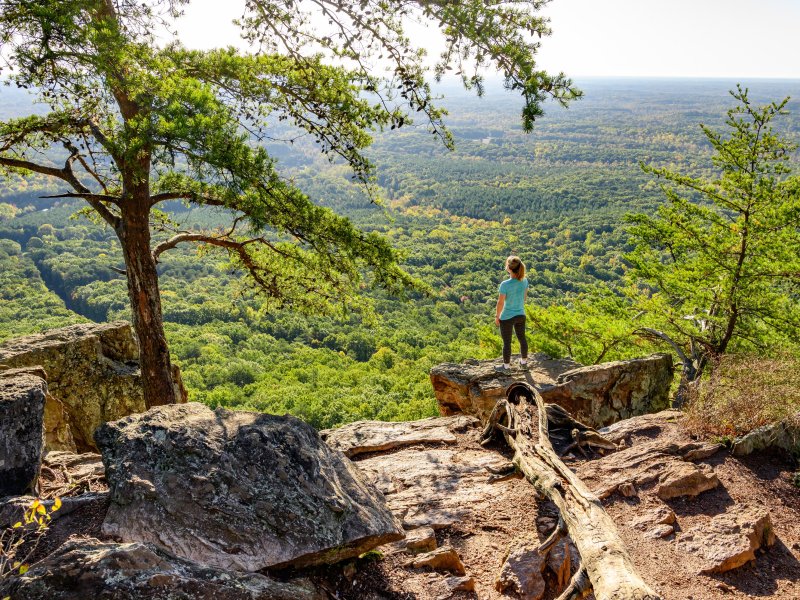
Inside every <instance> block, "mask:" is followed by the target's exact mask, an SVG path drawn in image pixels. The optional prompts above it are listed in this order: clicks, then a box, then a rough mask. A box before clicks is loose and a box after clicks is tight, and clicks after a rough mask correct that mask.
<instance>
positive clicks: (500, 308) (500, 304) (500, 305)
mask: <svg viewBox="0 0 800 600" xmlns="http://www.w3.org/2000/svg"><path fill="white" fill-rule="evenodd" d="M505 305H506V295H505V294H500V295H499V296H498V297H497V308H496V309H495V311H494V324H495V325H497V326H499V325H500V313H501V312H503V307H504V306H505Z"/></svg>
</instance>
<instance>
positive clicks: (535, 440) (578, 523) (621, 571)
mask: <svg viewBox="0 0 800 600" xmlns="http://www.w3.org/2000/svg"><path fill="white" fill-rule="evenodd" d="M520 385H524V384H515V386H520ZM525 387H526V388H527V392H528V393H526V394H517V395H516V399H517V400H518V403H517V404H512V403H510V402H509V401H508V400H500V401H499V402H498V403H497V406H496V407H495V409H494V411H493V412H492V416H491V417H490V418H489V424H488V425H487V432H486V433H485V434H484V437H485V436H486V435H487V433H488V432H489V431H490V430H491V428H495V429H497V430H499V431H501V432H502V433H503V436H504V438H505V440H506V442H507V443H508V445H509V446H510V447H511V448H512V449H513V450H514V458H513V462H514V464H515V465H516V467H517V468H518V469H519V470H520V471H521V472H522V473H523V474H524V476H525V478H526V479H527V480H528V481H529V482H530V483H532V484H533V486H534V487H535V488H536V490H537V491H539V492H540V493H541V494H543V495H544V496H546V497H547V498H548V499H550V500H551V501H552V502H553V503H554V504H555V505H556V506H557V507H558V510H559V512H560V513H561V519H562V520H563V522H564V524H565V525H566V528H567V531H568V532H569V536H570V538H572V541H573V543H574V544H575V547H576V548H577V549H578V553H579V554H580V556H581V562H582V568H583V570H585V572H586V574H587V575H588V578H589V581H590V582H591V586H592V588H593V590H594V595H595V598H597V600H660V599H661V597H660V596H659V595H658V594H656V593H655V592H654V591H653V590H652V589H651V588H650V587H649V586H648V585H647V584H646V583H645V582H644V580H643V579H642V578H641V577H640V576H639V575H638V573H636V569H635V568H634V566H633V562H632V561H631V558H630V555H629V554H628V551H627V550H626V548H625V545H624V543H623V542H622V540H621V539H620V537H619V534H618V533H617V528H616V527H615V525H614V523H613V521H612V520H611V517H609V516H608V513H606V511H605V509H604V508H603V506H602V504H601V503H600V500H599V499H598V498H597V497H596V496H595V495H594V494H592V492H591V491H589V489H588V488H587V487H586V485H585V484H584V483H583V482H582V481H581V480H580V479H579V478H578V477H577V476H576V475H575V474H574V473H573V472H572V471H570V470H569V469H568V468H567V466H566V465H565V464H564V463H563V462H562V461H561V459H560V458H559V457H558V455H557V454H556V452H555V450H554V449H553V446H552V445H551V443H550V438H549V433H548V425H547V415H546V412H545V406H544V401H543V400H542V397H541V396H540V395H539V393H538V392H537V391H536V390H535V389H534V388H533V387H532V386H531V385H527V386H525ZM510 390H511V388H509V391H510ZM526 395H527V396H529V397H530V400H526V399H525V398H524V396H526ZM504 417H506V418H505V421H506V424H503V423H501V422H500V421H502V420H504ZM566 594H567V595H566V597H567V598H578V597H582V595H581V594H580V593H575V594H571V593H569V592H567V593H566Z"/></svg>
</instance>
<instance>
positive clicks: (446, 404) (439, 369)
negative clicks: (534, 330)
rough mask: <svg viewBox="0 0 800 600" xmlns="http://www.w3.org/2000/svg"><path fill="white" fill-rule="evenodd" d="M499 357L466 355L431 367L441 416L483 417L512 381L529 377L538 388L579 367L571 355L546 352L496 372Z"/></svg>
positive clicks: (432, 381)
mask: <svg viewBox="0 0 800 600" xmlns="http://www.w3.org/2000/svg"><path fill="white" fill-rule="evenodd" d="M501 363H502V361H501V360H474V359H469V360H466V361H464V362H463V363H461V364H457V363H444V364H441V365H437V366H435V367H433V368H432V369H431V383H432V384H433V391H434V394H435V395H436V401H437V402H438V403H439V411H440V412H441V413H442V415H444V416H449V415H456V414H462V413H463V414H466V415H472V416H475V417H478V418H479V419H481V421H485V420H486V417H488V416H489V413H491V412H492V409H493V408H494V405H495V404H496V403H497V401H498V400H500V399H501V398H503V397H505V391H506V388H507V387H508V386H509V385H511V384H512V383H514V382H515V381H525V380H526V378H527V377H530V378H531V380H532V382H533V384H534V385H536V386H537V387H538V388H547V387H552V386H553V385H555V383H556V380H557V379H558V376H559V375H561V374H562V373H566V372H568V371H571V370H573V369H575V368H577V367H580V366H581V365H580V363H577V362H575V361H574V360H571V359H552V358H550V357H549V356H547V355H546V354H541V353H537V354H533V355H531V356H529V357H528V368H527V369H521V368H519V366H518V365H516V363H515V364H514V368H513V369H512V370H511V371H510V372H502V371H500V372H498V371H497V370H496V367H499V366H500V365H501Z"/></svg>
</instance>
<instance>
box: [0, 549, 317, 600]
mask: <svg viewBox="0 0 800 600" xmlns="http://www.w3.org/2000/svg"><path fill="white" fill-rule="evenodd" d="M0 596H2V597H6V596H8V597H10V599H11V600H87V599H89V598H114V599H115V600H140V599H141V598H159V599H160V600H209V599H212V598H213V599H214V600H323V599H324V598H325V597H326V596H325V595H323V593H322V592H321V591H320V590H318V589H316V588H315V586H314V585H313V584H312V583H311V582H310V581H308V580H299V581H289V582H281V581H276V580H274V579H271V578H269V577H266V576H264V575H260V574H257V573H235V572H230V571H223V570H220V569H215V568H210V567H204V566H201V565H197V564H193V563H191V562H190V561H187V560H182V559H180V558H176V557H174V556H170V555H169V554H167V553H165V552H163V551H162V550H160V549H158V548H156V547H155V546H152V545H150V544H140V543H130V544H116V543H110V542H101V541H99V540H96V539H93V538H84V539H80V538H79V539H72V540H68V541H67V542H66V543H65V544H64V545H62V546H61V547H59V548H58V549H56V551H55V552H53V553H52V554H51V555H50V556H48V557H47V558H45V559H44V560H42V561H40V562H38V563H36V564H35V565H33V566H32V567H31V568H30V570H29V571H28V572H27V573H25V575H23V576H22V577H17V578H13V579H9V580H6V581H5V583H4V584H2V585H0Z"/></svg>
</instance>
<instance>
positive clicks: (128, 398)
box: [0, 321, 186, 452]
mask: <svg viewBox="0 0 800 600" xmlns="http://www.w3.org/2000/svg"><path fill="white" fill-rule="evenodd" d="M0 365H5V366H8V367H31V366H35V365H40V366H42V367H43V368H44V370H45V371H46V373H47V381H48V386H49V389H50V393H51V395H52V396H53V399H52V401H48V402H47V404H46V405H45V415H44V423H45V435H46V442H45V445H46V449H48V450H75V449H76V448H77V450H79V451H82V452H85V451H92V450H96V446H95V445H94V439H93V437H92V436H93V434H94V430H95V429H97V427H98V426H99V425H100V424H101V423H104V422H106V421H114V420H116V419H120V418H122V417H125V416H127V415H130V414H133V413H136V412H142V411H144V410H145V405H144V396H143V392H142V384H141V374H140V371H139V347H138V343H137V341H136V338H135V336H134V334H133V330H132V329H131V326H130V324H128V323H126V322H124V321H120V322H116V323H104V324H93V323H90V324H83V325H72V326H70V327H63V328H61V329H53V330H51V331H47V332H45V333H41V334H36V335H30V336H26V337H22V338H17V339H13V340H9V341H7V342H5V343H4V344H0ZM173 376H174V377H175V382H176V387H177V388H178V393H177V396H178V398H181V399H182V400H183V401H184V402H185V401H186V390H185V389H184V388H183V383H182V380H181V377H180V371H179V370H178V368H177V367H175V368H174V372H173ZM70 438H72V439H71V440H70Z"/></svg>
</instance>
